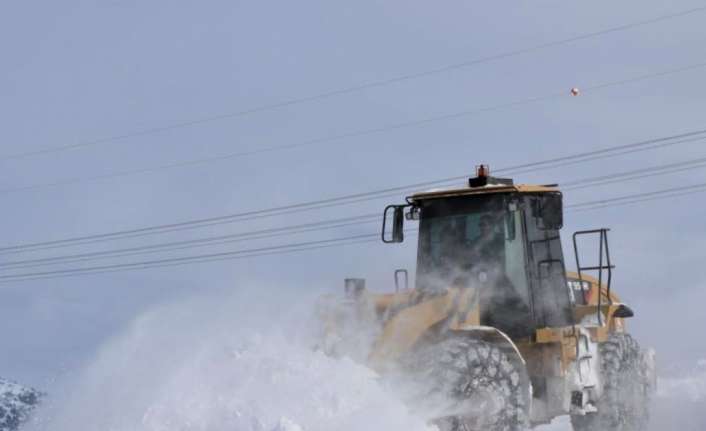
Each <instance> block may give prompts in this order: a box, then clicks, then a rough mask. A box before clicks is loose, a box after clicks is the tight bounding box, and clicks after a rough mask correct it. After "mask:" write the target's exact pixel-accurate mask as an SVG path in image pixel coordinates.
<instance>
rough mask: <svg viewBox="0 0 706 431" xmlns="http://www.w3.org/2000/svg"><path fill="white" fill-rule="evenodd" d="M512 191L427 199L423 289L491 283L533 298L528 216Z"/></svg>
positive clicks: (421, 273) (422, 232) (421, 271)
mask: <svg viewBox="0 0 706 431" xmlns="http://www.w3.org/2000/svg"><path fill="white" fill-rule="evenodd" d="M511 208H512V207H511V205H509V203H508V196H507V195H488V196H476V197H473V198H472V199H468V198H466V199H458V198H457V199H445V200H430V201H427V202H423V203H422V204H421V211H422V217H421V224H420V227H419V229H420V232H419V233H420V236H419V252H418V253H419V254H418V258H417V260H418V262H417V264H418V266H417V268H418V282H419V283H420V285H419V287H420V288H421V289H436V288H446V287H477V285H478V284H484V285H489V287H493V288H495V289H501V288H502V289H505V290H508V289H509V290H511V295H512V296H513V297H514V298H517V299H518V300H521V301H522V302H524V303H527V302H528V300H529V298H528V296H529V293H528V292H529V288H528V282H527V274H526V270H525V250H524V245H523V242H522V215H521V212H520V211H517V210H513V209H511Z"/></svg>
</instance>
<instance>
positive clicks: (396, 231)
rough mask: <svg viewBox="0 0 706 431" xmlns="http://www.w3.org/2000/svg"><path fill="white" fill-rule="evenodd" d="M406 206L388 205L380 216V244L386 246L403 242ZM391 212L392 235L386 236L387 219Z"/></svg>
mask: <svg viewBox="0 0 706 431" xmlns="http://www.w3.org/2000/svg"><path fill="white" fill-rule="evenodd" d="M406 206H407V205H388V206H387V207H385V212H384V213H383V215H382V242H384V243H386V244H390V243H396V242H402V241H404V209H405V207H406ZM390 210H392V220H391V222H392V235H391V236H389V237H388V235H387V225H388V219H389V218H390Z"/></svg>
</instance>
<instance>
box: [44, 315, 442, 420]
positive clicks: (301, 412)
mask: <svg viewBox="0 0 706 431" xmlns="http://www.w3.org/2000/svg"><path fill="white" fill-rule="evenodd" d="M254 303H257V301H254ZM259 308H261V307H252V306H248V304H247V303H245V302H238V301H235V302H230V303H228V304H223V303H222V302H221V303H214V302H210V301H200V302H199V303H198V304H195V303H194V302H191V303H188V304H181V305H178V306H172V307H167V308H163V309H160V310H157V311H154V312H152V313H149V314H148V315H145V316H143V317H141V318H140V319H138V320H137V321H136V322H134V324H133V325H132V326H131V327H130V328H129V330H128V331H127V332H126V333H125V334H124V335H122V336H121V337H119V338H118V339H115V340H113V341H112V342H111V343H109V344H108V345H106V346H105V348H104V349H103V350H102V352H101V353H100V355H99V357H98V358H97V359H96V361H95V362H94V363H93V364H92V365H91V367H90V368H89V369H88V370H87V371H86V373H85V374H84V375H83V376H82V378H81V379H80V380H79V381H77V382H76V384H75V385H73V387H71V388H69V389H68V390H67V396H66V398H65V399H64V396H60V397H58V398H55V401H60V403H59V404H57V405H56V406H55V407H54V409H52V410H50V411H45V412H43V413H42V415H41V416H42V417H41V418H39V420H38V421H37V422H38V425H37V427H38V428H39V429H44V428H42V426H41V424H46V429H51V430H52V431H61V430H65V431H68V430H76V429H95V430H98V429H101V430H111V431H139V430H151V431H167V430H169V431H175V430H193V431H199V430H209V431H219V430H224V431H225V430H228V431H330V430H341V431H359V430H366V429H371V430H375V429H380V430H383V429H384V430H389V431H395V430H400V431H402V430H404V431H430V430H431V428H430V427H428V426H427V425H426V421H425V420H424V419H423V418H420V417H417V416H415V414H414V412H410V411H409V410H408V408H407V407H406V406H405V405H404V404H403V403H402V402H401V401H400V400H398V398H397V397H396V396H395V395H394V394H393V393H391V392H390V391H389V389H387V388H386V387H385V386H383V385H382V384H381V383H379V381H378V379H377V376H376V375H375V373H373V372H372V371H370V370H369V369H367V368H365V367H363V366H361V365H358V364H356V363H354V362H353V361H351V360H348V359H333V358H331V357H328V356H326V355H324V354H323V353H320V352H317V351H315V350H313V349H312V348H311V345H313V343H312V341H313V340H312V339H311V338H309V337H307V336H306V335H305V334H306V332H307V331H303V330H301V328H302V327H303V326H304V325H303V323H302V322H303V321H304V320H303V318H299V319H292V320H294V321H292V320H289V321H287V319H285V318H282V317H279V314H278V313H280V311H279V310H272V309H259Z"/></svg>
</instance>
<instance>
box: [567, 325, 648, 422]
mask: <svg viewBox="0 0 706 431" xmlns="http://www.w3.org/2000/svg"><path fill="white" fill-rule="evenodd" d="M599 354H600V358H601V374H602V375H601V379H602V382H603V394H602V396H601V398H600V399H599V400H598V403H597V406H596V408H597V411H596V412H594V413H588V414H586V415H585V416H578V415H577V416H572V417H571V424H572V425H573V428H574V431H643V430H644V429H646V425H647V422H648V419H649V401H650V400H649V398H650V397H649V395H650V389H651V388H650V386H651V385H650V382H649V381H648V380H647V379H646V377H645V376H646V373H645V370H643V361H642V353H641V351H640V347H639V346H638V344H637V342H636V341H635V340H634V339H633V338H632V337H631V336H630V335H628V334H624V333H620V334H612V335H611V336H610V337H609V338H608V340H607V341H605V342H604V343H601V344H600V346H599Z"/></svg>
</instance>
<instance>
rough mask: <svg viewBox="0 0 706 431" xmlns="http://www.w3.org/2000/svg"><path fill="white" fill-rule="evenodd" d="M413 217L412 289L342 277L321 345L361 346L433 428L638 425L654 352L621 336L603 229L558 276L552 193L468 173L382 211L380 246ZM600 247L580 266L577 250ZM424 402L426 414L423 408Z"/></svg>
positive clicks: (556, 207) (592, 233)
mask: <svg viewBox="0 0 706 431" xmlns="http://www.w3.org/2000/svg"><path fill="white" fill-rule="evenodd" d="M405 220H408V221H414V220H416V221H418V222H419V227H418V240H417V241H418V249H417V266H416V277H415V280H414V282H415V284H414V287H409V286H408V285H407V284H408V282H407V276H408V274H407V272H406V270H397V271H395V285H396V289H395V292H394V293H373V292H371V291H369V290H367V289H366V286H365V280H364V279H346V281H345V289H344V294H343V295H341V296H333V295H330V296H327V297H325V298H322V301H321V304H320V308H319V312H320V318H321V322H322V327H323V331H322V332H323V333H322V342H321V343H322V348H323V349H325V351H326V352H327V353H329V354H332V355H346V354H348V353H349V352H350V351H353V350H355V351H357V352H360V351H361V349H360V348H361V346H365V349H364V350H363V352H364V353H363V354H362V355H360V358H361V359H362V360H363V361H364V362H365V363H366V364H367V365H368V366H370V367H371V368H372V369H374V370H376V371H377V372H378V373H379V374H380V375H381V376H383V377H384V376H390V375H395V376H399V375H403V376H405V378H406V379H408V380H409V381H413V382H415V384H416V387H417V388H418V393H417V397H416V399H417V400H418V401H419V400H422V401H423V402H424V403H425V404H426V406H427V408H430V409H431V411H433V412H434V414H433V416H432V422H433V423H434V424H436V425H437V426H438V428H439V429H440V430H442V431H465V430H492V431H495V430H521V429H527V428H529V427H533V426H535V425H539V424H544V423H548V422H550V421H551V420H552V419H553V418H555V417H558V416H562V415H570V416H571V423H572V425H573V428H574V430H575V431H623V430H624V431H627V430H635V431H637V430H642V429H644V427H645V425H646V422H647V417H648V404H649V398H650V395H651V393H652V392H653V391H654V389H655V372H654V354H653V352H652V351H648V350H644V349H641V348H640V347H639V346H638V344H637V343H636V341H635V340H634V339H633V338H632V337H631V336H630V335H629V334H628V333H627V331H626V322H625V320H626V319H628V318H630V317H632V316H633V311H632V310H631V309H630V307H629V306H628V305H626V304H624V303H622V302H621V301H620V299H619V298H618V296H617V295H615V293H614V292H613V291H612V289H611V278H612V271H613V268H614V267H613V265H612V263H611V260H610V253H609V249H608V229H595V230H587V231H580V232H576V233H574V234H573V245H574V252H575V254H576V256H575V264H576V268H575V272H567V270H566V265H565V260H564V255H563V252H562V244H561V238H560V230H561V228H562V226H563V204H562V194H561V192H560V191H559V189H558V187H557V186H556V185H520V184H517V185H516V184H514V182H513V181H512V180H511V179H503V178H494V177H491V176H489V172H488V168H487V167H486V166H482V165H481V166H480V167H478V168H477V176H476V177H473V178H470V179H469V180H468V185H467V186H464V187H462V188H456V189H448V190H434V191H429V192H422V193H416V194H413V195H411V196H409V197H407V198H406V203H405V204H401V205H389V206H387V207H386V208H385V210H384V215H383V223H382V225H383V227H382V241H383V242H385V243H401V242H403V240H404V237H405V233H406V232H407V231H405V229H404V224H405ZM582 240H583V241H586V240H588V241H590V242H591V244H595V245H597V246H598V248H599V250H598V253H596V254H595V255H593V256H594V258H595V256H596V255H597V260H598V261H597V262H596V263H591V264H590V265H585V263H582V261H581V258H580V256H579V254H580V253H579V251H580V250H583V249H585V244H586V243H585V242H584V243H582ZM430 406H431V407H430Z"/></svg>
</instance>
